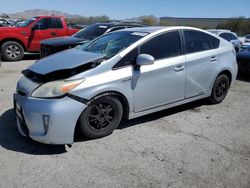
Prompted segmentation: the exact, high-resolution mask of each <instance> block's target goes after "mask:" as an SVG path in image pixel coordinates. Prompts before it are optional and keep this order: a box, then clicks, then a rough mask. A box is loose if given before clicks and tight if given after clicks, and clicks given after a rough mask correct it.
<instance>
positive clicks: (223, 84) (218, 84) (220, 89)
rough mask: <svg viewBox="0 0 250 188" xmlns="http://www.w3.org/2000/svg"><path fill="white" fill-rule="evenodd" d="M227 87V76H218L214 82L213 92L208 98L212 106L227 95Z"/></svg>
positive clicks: (228, 84)
mask: <svg viewBox="0 0 250 188" xmlns="http://www.w3.org/2000/svg"><path fill="white" fill-rule="evenodd" d="M229 86H230V83H229V78H228V76H227V75H225V74H221V75H219V76H218V77H217V78H216V80H215V82H214V86H213V90H212V93H211V96H210V97H209V100H210V102H211V103H213V104H218V103H220V102H222V101H223V100H224V98H225V97H226V95H227V92H228V89H229Z"/></svg>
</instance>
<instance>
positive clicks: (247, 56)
mask: <svg viewBox="0 0 250 188" xmlns="http://www.w3.org/2000/svg"><path fill="white" fill-rule="evenodd" d="M237 63H238V67H239V71H240V72H250V46H248V47H246V48H245V49H244V50H242V51H241V52H240V53H238V54H237Z"/></svg>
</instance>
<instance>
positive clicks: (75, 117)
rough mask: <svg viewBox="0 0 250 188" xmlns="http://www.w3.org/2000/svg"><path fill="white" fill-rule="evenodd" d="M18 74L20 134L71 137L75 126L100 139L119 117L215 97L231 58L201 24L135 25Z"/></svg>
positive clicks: (224, 88)
mask: <svg viewBox="0 0 250 188" xmlns="http://www.w3.org/2000/svg"><path fill="white" fill-rule="evenodd" d="M23 75H24V76H23V77H22V78H21V79H20V80H19V81H18V83H17V88H16V91H17V93H15V94H14V104H16V105H15V110H16V112H17V122H18V129H19V131H20V133H21V134H22V135H27V136H30V137H31V138H32V139H34V140H36V141H39V142H43V143H48V144H70V143H73V140H74V133H75V131H78V128H79V130H80V131H81V132H82V133H83V134H84V135H85V137H87V138H100V137H103V136H107V135H109V134H111V133H112V132H113V130H114V129H115V128H116V127H117V126H118V125H119V124H120V122H121V120H122V118H128V119H132V118H135V117H139V116H143V115H146V114H149V113H153V112H156V111H160V110H163V109H167V108H170V107H173V106H177V105H181V104H184V103H188V102H191V101H195V100H198V99H202V98H207V97H208V98H209V100H210V101H211V102H212V103H214V104H216V103H220V102H222V101H223V99H224V98H225V97H226V95H227V92H228V89H229V87H230V85H231V83H233V81H234V80H235V78H236V75H237V63H236V56H235V51H234V48H233V46H232V44H230V43H229V42H227V41H226V40H224V39H221V38H220V37H217V36H214V35H212V34H210V33H208V32H205V31H203V30H200V29H196V28H191V27H141V28H138V27H137V28H130V29H124V30H121V31H115V32H112V33H108V34H105V35H103V36H101V37H98V38H97V39H95V40H92V41H90V42H89V43H87V44H83V45H81V46H79V47H78V48H73V49H69V50H65V51H64V52H61V53H57V54H54V55H51V56H48V57H46V58H43V59H41V60H39V61H38V62H36V63H34V64H33V65H31V66H30V67H28V68H27V69H26V70H24V71H23ZM77 125H79V127H77Z"/></svg>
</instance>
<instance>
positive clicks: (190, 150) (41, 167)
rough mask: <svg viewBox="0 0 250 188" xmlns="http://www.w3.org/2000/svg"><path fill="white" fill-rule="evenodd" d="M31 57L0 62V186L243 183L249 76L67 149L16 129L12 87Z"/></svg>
mask: <svg viewBox="0 0 250 188" xmlns="http://www.w3.org/2000/svg"><path fill="white" fill-rule="evenodd" d="M35 58H36V56H26V57H25V60H23V61H21V62H11V63H8V62H2V66H1V67H0V187H3V188H5V187H32V188H34V187H109V188H110V187H164V188H165V187H202V188H206V187H212V188H215V187H223V188H224V187H232V188H238V187H242V188H243V187H244V188H249V187H250V76H249V77H247V76H246V75H243V76H241V77H240V78H238V80H237V81H236V82H235V84H234V85H233V87H232V88H231V90H230V92H229V94H228V96H227V98H226V100H225V101H224V102H223V103H221V104H219V105H209V104H207V103H206V102H205V101H199V102H195V103H191V104H188V105H183V106H180V107H177V108H173V109H170V110H166V111H162V112H159V113H154V114H151V115H148V116H144V117H141V118H138V119H135V120H132V121H128V122H125V123H123V124H122V125H121V126H120V127H119V128H118V129H117V130H116V131H114V133H113V134H112V135H110V136H108V137H105V138H102V139H97V140H89V141H84V140H81V141H78V142H76V143H74V144H73V145H72V148H69V147H68V146H48V145H43V144H39V143H36V142H33V141H32V140H30V139H28V138H25V137H22V136H20V135H19V133H18V131H17V128H16V120H15V114H14V112H13V108H12V94H13V92H14V90H15V85H16V82H17V80H18V79H19V78H20V76H21V74H20V71H21V70H23V69H25V68H26V67H27V66H28V65H30V64H32V63H33V62H34V61H35Z"/></svg>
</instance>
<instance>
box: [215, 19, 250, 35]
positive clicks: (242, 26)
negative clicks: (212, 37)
mask: <svg viewBox="0 0 250 188" xmlns="http://www.w3.org/2000/svg"><path fill="white" fill-rule="evenodd" d="M217 29H228V30H231V31H233V32H235V33H237V34H238V35H240V36H244V35H246V34H250V18H248V19H247V18H244V17H238V18H234V19H231V20H229V21H227V22H225V23H220V24H219V25H218V26H217Z"/></svg>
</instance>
